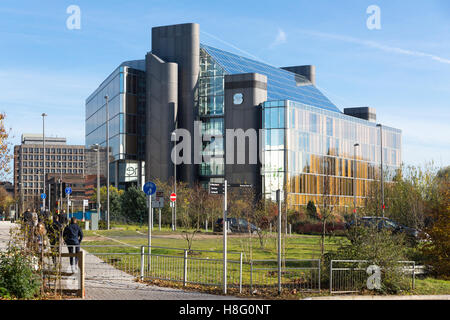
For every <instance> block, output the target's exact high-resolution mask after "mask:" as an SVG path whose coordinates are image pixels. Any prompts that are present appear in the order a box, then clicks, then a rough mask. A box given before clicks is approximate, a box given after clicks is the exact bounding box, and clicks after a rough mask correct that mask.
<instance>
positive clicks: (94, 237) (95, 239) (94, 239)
mask: <svg viewBox="0 0 450 320" xmlns="http://www.w3.org/2000/svg"><path fill="white" fill-rule="evenodd" d="M105 239H106V240H107V238H105V237H101V236H88V237H84V238H83V242H85V241H102V240H105Z"/></svg>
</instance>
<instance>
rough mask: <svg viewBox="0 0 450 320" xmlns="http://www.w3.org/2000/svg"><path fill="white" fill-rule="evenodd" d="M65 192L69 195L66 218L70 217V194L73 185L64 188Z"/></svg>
mask: <svg viewBox="0 0 450 320" xmlns="http://www.w3.org/2000/svg"><path fill="white" fill-rule="evenodd" d="M64 192H65V193H66V196H67V213H66V218H69V208H70V195H71V193H72V188H71V187H67V188H66V189H64Z"/></svg>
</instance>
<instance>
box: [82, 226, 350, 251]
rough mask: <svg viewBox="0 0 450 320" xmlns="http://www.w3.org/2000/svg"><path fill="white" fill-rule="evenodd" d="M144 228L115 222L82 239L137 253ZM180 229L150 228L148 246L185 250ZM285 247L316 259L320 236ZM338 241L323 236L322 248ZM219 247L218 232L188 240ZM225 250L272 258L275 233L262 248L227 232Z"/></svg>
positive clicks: (292, 239) (197, 246)
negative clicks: (113, 224) (94, 238)
mask: <svg viewBox="0 0 450 320" xmlns="http://www.w3.org/2000/svg"><path fill="white" fill-rule="evenodd" d="M147 232H148V229H147V228H146V227H139V226H132V225H116V226H114V228H113V229H111V230H98V231H85V237H88V238H87V239H88V240H89V237H90V236H103V237H108V238H110V239H107V238H103V239H100V238H97V239H96V240H95V241H84V242H83V244H84V245H114V244H117V245H130V247H128V248H121V249H123V250H126V251H127V252H139V250H140V246H143V245H144V246H145V245H147V241H148V240H147ZM182 234H183V232H182V230H177V231H172V230H171V229H169V228H162V230H161V231H159V230H158V228H157V227H156V228H154V230H153V231H152V246H160V247H170V248H180V249H186V248H187V242H186V240H185V239H183V237H182ZM284 239H285V242H286V243H285V248H286V258H287V259H319V258H320V255H321V251H320V250H321V247H320V241H321V240H320V236H314V235H297V234H293V235H292V236H289V235H287V236H285V237H284ZM338 241H345V240H344V238H342V237H335V238H329V237H327V238H326V239H325V251H326V252H327V251H330V250H334V249H335V248H336V247H337V245H338ZM222 248H223V240H222V236H221V234H214V233H212V232H204V231H203V232H200V233H198V234H197V235H196V236H195V238H194V241H193V243H192V248H191V249H193V250H207V251H221V250H222ZM152 252H154V253H161V254H163V253H164V254H168V253H174V254H177V253H179V254H182V253H183V251H179V252H177V251H173V250H167V249H157V248H155V249H153V251H152ZM228 252H229V255H230V257H229V258H230V259H233V258H237V259H239V255H238V253H239V252H243V255H244V260H249V259H250V256H251V257H252V259H253V260H261V259H276V257H277V235H276V233H272V234H271V235H268V236H267V237H266V238H265V241H264V247H261V245H260V241H259V238H258V236H257V235H252V237H250V236H249V235H247V234H245V235H244V234H238V235H230V236H229V237H228ZM199 256H202V257H203V256H204V257H206V256H208V257H209V258H220V257H221V256H222V254H221V253H220V252H217V253H212V252H203V253H199Z"/></svg>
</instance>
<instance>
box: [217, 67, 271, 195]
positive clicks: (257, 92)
mask: <svg viewBox="0 0 450 320" xmlns="http://www.w3.org/2000/svg"><path fill="white" fill-rule="evenodd" d="M236 93H241V94H242V95H243V102H242V104H234V101H233V96H234V94H236ZM266 100H267V77H266V76H265V75H261V74H257V73H246V74H237V75H226V76H225V123H224V126H225V133H226V129H237V128H240V129H243V130H244V131H246V130H248V129H255V130H256V132H257V145H256V152H257V154H256V155H255V156H256V160H257V162H256V164H249V160H250V154H249V152H250V150H251V149H253V150H254V149H255V148H252V146H249V144H248V143H249V141H248V139H246V149H245V150H246V156H245V164H237V141H236V139H235V141H234V152H233V153H234V164H225V178H226V179H227V180H228V182H229V183H250V184H253V185H254V187H255V190H257V191H258V192H260V190H261V174H260V167H261V163H260V161H259V156H258V152H259V145H260V141H259V129H261V121H262V115H261V108H260V107H259V105H260V104H261V103H262V102H264V101H266ZM224 146H225V156H227V154H228V156H230V154H229V151H230V146H231V141H229V140H227V138H226V137H225V143H224Z"/></svg>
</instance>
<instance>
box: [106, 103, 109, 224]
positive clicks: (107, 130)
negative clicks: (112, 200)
mask: <svg viewBox="0 0 450 320" xmlns="http://www.w3.org/2000/svg"><path fill="white" fill-rule="evenodd" d="M105 100H106V216H107V218H106V219H107V220H106V229H107V230H109V110H108V102H109V97H108V95H106V96H105Z"/></svg>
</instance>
